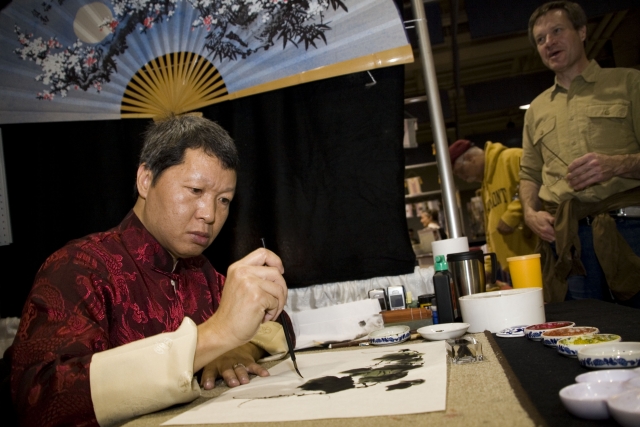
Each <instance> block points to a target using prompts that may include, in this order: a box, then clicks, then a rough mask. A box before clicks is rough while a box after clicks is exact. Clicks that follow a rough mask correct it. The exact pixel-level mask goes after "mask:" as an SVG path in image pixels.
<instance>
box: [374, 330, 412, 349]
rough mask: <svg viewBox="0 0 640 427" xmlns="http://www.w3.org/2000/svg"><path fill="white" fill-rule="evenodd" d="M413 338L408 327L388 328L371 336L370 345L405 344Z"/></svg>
mask: <svg viewBox="0 0 640 427" xmlns="http://www.w3.org/2000/svg"><path fill="white" fill-rule="evenodd" d="M410 336H411V332H410V328H409V327H408V326H406V325H400V326H388V327H386V328H382V329H379V330H377V331H373V332H371V333H370V334H369V343H370V344H373V345H393V344H399V343H401V342H405V341H406V340H408V339H409V337H410Z"/></svg>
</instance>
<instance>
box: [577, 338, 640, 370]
mask: <svg viewBox="0 0 640 427" xmlns="http://www.w3.org/2000/svg"><path fill="white" fill-rule="evenodd" d="M578 360H579V361H580V364H581V365H582V366H585V367H587V368H594V369H612V368H635V367H638V366H640V342H616V343H612V344H598V345H594V346H590V347H585V348H581V349H580V350H578Z"/></svg>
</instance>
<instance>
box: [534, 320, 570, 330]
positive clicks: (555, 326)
mask: <svg viewBox="0 0 640 427" xmlns="http://www.w3.org/2000/svg"><path fill="white" fill-rule="evenodd" d="M573 324H574V323H573V322H547V323H540V324H538V325H531V326H527V329H529V330H532V331H540V330H545V329H558V328H566V327H567V326H572V325H573Z"/></svg>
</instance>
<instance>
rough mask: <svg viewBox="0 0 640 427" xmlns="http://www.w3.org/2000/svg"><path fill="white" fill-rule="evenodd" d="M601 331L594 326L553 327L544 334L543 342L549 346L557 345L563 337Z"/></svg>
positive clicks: (592, 333)
mask: <svg viewBox="0 0 640 427" xmlns="http://www.w3.org/2000/svg"><path fill="white" fill-rule="evenodd" d="M598 332H600V331H599V330H598V328H594V327H593V326H572V327H570V328H559V329H552V330H550V331H547V332H545V333H543V334H542V343H543V344H544V345H546V346H549V347H555V346H556V345H557V344H558V341H560V340H561V339H563V338H568V337H578V336H580V335H594V334H597V333H598Z"/></svg>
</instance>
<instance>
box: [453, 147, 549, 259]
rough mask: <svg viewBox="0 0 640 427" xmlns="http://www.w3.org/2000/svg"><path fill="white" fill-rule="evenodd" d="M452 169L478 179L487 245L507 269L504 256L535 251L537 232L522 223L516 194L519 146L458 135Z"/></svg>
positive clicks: (458, 175) (474, 179) (458, 174)
mask: <svg viewBox="0 0 640 427" xmlns="http://www.w3.org/2000/svg"><path fill="white" fill-rule="evenodd" d="M449 157H450V158H451V165H452V167H453V173H454V175H455V176H457V177H458V178H460V179H462V180H464V181H466V182H480V183H482V188H481V189H480V192H481V193H482V203H483V205H484V229H485V233H486V239H487V249H488V250H489V252H495V254H496V257H497V258H498V262H499V263H500V267H501V268H502V270H504V271H508V264H507V258H509V257H512V256H517V255H528V254H532V253H534V252H535V247H536V243H537V236H536V235H535V234H534V233H533V232H531V230H530V229H529V228H528V227H527V226H526V225H525V223H524V217H523V213H522V205H521V204H520V199H519V198H518V185H519V183H520V177H519V173H520V158H521V157H522V148H507V147H505V146H504V145H502V144H500V143H494V142H489V141H488V142H487V143H486V144H485V146H484V150H482V148H480V147H477V146H475V145H474V144H473V143H472V142H471V141H469V140H466V139H461V140H458V141H456V142H455V143H453V144H452V145H451V146H450V147H449Z"/></svg>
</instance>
